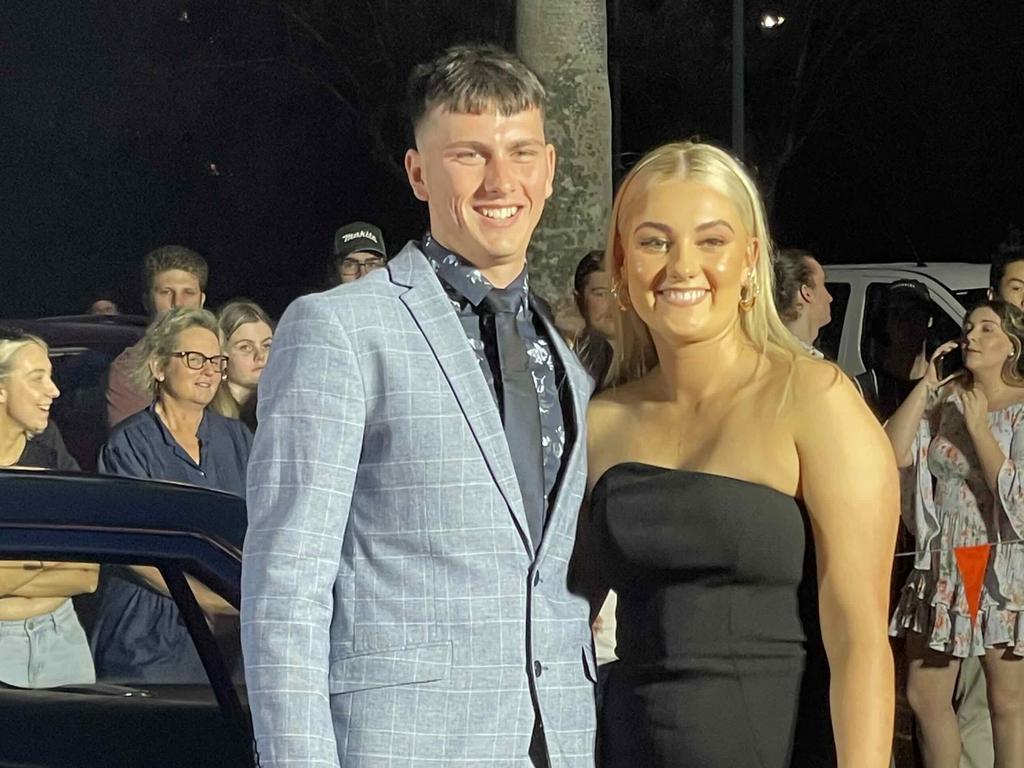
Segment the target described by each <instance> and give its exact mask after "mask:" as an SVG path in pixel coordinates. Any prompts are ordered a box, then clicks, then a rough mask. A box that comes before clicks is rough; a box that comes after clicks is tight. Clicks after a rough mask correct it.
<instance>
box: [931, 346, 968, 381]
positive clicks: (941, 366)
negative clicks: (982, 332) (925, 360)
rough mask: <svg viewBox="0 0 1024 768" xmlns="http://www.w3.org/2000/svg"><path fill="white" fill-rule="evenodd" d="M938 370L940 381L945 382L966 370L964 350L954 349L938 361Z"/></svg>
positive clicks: (960, 348)
mask: <svg viewBox="0 0 1024 768" xmlns="http://www.w3.org/2000/svg"><path fill="white" fill-rule="evenodd" d="M935 365H936V369H937V373H938V374H939V381H945V380H946V379H948V378H949V377H950V376H952V375H953V374H954V373H959V372H960V371H962V370H963V369H964V348H963V347H961V346H958V347H957V348H956V349H952V350H950V351H949V352H947V353H946V354H944V355H943V356H942V357H940V358H939V359H938V360H937V361H936V364H935Z"/></svg>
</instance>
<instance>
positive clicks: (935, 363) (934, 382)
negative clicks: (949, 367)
mask: <svg viewBox="0 0 1024 768" xmlns="http://www.w3.org/2000/svg"><path fill="white" fill-rule="evenodd" d="M960 345H961V342H960V340H959V339H956V340H954V341H947V342H946V343H945V344H942V345H940V346H939V347H938V348H937V349H936V350H935V351H934V352H932V356H931V359H930V360H929V361H928V368H927V369H926V370H925V373H924V378H923V379H922V381H924V383H925V386H927V387H928V391H929V392H933V391H935V390H936V389H938V388H939V387H941V386H942V385H943V384H946V383H948V382H950V381H952V380H953V379H955V378H956V377H957V376H961V375H962V374H963V371H956V372H955V373H952V374H950V375H949V376H947V377H946V378H944V379H941V380H940V379H939V360H940V359H942V358H943V357H945V356H946V355H948V354H949V353H950V352H952V351H953V350H954V349H956V348H957V347H959V346H960Z"/></svg>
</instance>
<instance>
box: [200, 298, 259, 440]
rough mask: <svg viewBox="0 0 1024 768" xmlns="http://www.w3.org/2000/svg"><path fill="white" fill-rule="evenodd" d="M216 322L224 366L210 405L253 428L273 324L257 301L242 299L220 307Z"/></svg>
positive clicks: (254, 427) (254, 428)
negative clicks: (224, 373)
mask: <svg viewBox="0 0 1024 768" xmlns="http://www.w3.org/2000/svg"><path fill="white" fill-rule="evenodd" d="M217 323H218V325H219V326H220V338H221V343H222V347H223V351H224V354H225V355H227V358H228V368H227V378H226V379H225V380H224V383H223V385H222V386H221V388H220V389H219V390H217V395H216V397H214V398H213V403H212V405H211V407H212V408H213V410H214V411H216V412H217V413H219V414H220V415H221V416H227V417H229V418H232V419H240V420H241V421H242V423H244V424H245V425H246V426H247V427H249V429H251V430H252V431H253V432H255V431H256V387H257V385H258V384H259V383H260V374H261V373H263V368H264V367H265V366H266V364H267V358H268V357H269V356H270V344H271V341H272V340H273V337H274V324H273V322H271V320H270V317H269V316H268V315H267V313H266V312H264V311H263V309H262V308H261V307H260V306H259V305H258V304H256V303H255V302H252V301H246V300H244V299H238V300H236V301H231V302H228V303H227V304H225V305H224V306H223V307H221V309H220V312H218V313H217Z"/></svg>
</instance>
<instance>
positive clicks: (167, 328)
mask: <svg viewBox="0 0 1024 768" xmlns="http://www.w3.org/2000/svg"><path fill="white" fill-rule="evenodd" d="M189 328H205V329H206V330H208V331H209V332H210V333H212V334H213V335H214V336H217V337H218V339H219V338H220V335H219V329H218V327H217V318H216V317H214V316H213V312H210V311H209V310H208V309H193V308H189V307H178V308H177V309H172V310H171V311H170V312H168V313H166V314H165V315H163V316H162V317H160V318H159V319H158V320H156V321H155V322H153V324H152V325H150V326H149V328H147V329H146V335H145V336H143V337H142V342H141V343H140V344H139V346H138V347H137V353H136V355H135V359H134V360H132V379H133V380H134V382H135V384H136V385H137V386H138V387H139V389H141V390H143V391H145V392H148V393H150V394H151V395H155V394H156V391H157V383H158V382H157V380H156V378H155V376H154V375H153V370H152V368H150V362H155V363H156V364H157V365H158V366H159V367H161V368H164V367H166V366H167V364H168V362H170V359H171V355H172V354H174V353H175V352H177V351H179V350H177V349H175V347H176V346H177V344H178V336H180V335H181V333H182V331H185V330H188V329H189Z"/></svg>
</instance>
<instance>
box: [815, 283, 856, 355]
mask: <svg viewBox="0 0 1024 768" xmlns="http://www.w3.org/2000/svg"><path fill="white" fill-rule="evenodd" d="M825 287H826V288H827V289H828V292H829V293H830V294H832V322H831V323H829V324H828V325H826V326H825V327H824V328H822V329H821V330H820V331H819V332H818V340H817V341H816V342H815V346H816V347H817V348H818V349H820V350H821V352H822V354H824V355H825V357H827V358H828V359H829V360H838V359H839V342H840V340H841V339H842V338H843V324H844V322H845V320H846V307H847V306H848V305H849V303H850V284H849V283H829V282H826V283H825Z"/></svg>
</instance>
